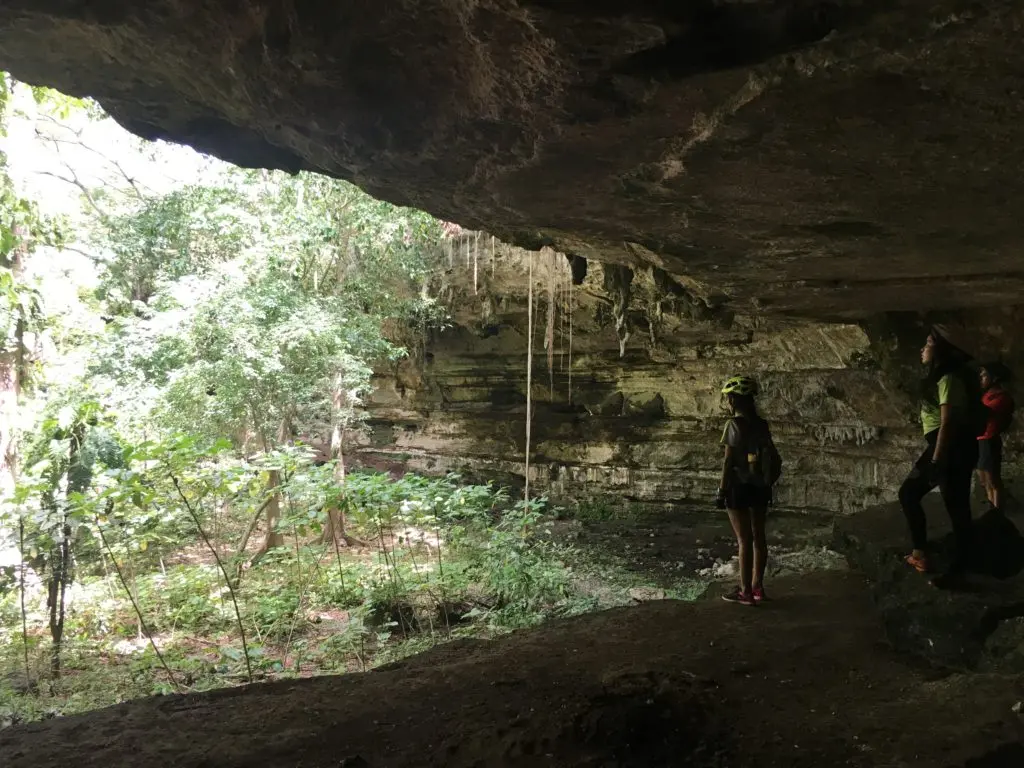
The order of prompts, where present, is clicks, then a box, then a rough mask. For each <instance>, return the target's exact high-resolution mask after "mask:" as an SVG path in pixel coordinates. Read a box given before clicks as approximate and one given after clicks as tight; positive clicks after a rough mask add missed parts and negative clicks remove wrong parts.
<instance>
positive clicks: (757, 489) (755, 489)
mask: <svg viewBox="0 0 1024 768" xmlns="http://www.w3.org/2000/svg"><path fill="white" fill-rule="evenodd" d="M771 503H772V489H771V488H763V487H761V486H759V485H750V484H749V483H737V484H736V485H733V486H732V487H730V488H729V490H727V491H726V492H725V506H726V507H728V508H729V509H750V508H752V507H767V506H769V505H770V504H771Z"/></svg>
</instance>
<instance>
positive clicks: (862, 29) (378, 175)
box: [0, 0, 1024, 318]
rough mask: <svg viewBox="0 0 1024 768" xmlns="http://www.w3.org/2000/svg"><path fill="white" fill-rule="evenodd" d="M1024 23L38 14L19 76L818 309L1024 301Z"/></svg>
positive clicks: (84, 9)
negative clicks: (1023, 74)
mask: <svg viewBox="0 0 1024 768" xmlns="http://www.w3.org/2000/svg"><path fill="white" fill-rule="evenodd" d="M1022 27H1024V6H1022V5H1021V3H1019V2H1016V1H1015V0H1001V1H997V2H986V3H980V2H968V3H964V2H959V1H958V0H942V1H941V2H924V0H892V1H891V2H858V1H855V0H843V1H842V2H831V3H824V2H806V1H804V0H754V1H753V2H749V1H747V2H739V1H736V2H731V1H726V2H711V1H710V0H708V1H707V2H695V3H692V2H691V3H665V2H653V1H646V2H625V1H621V2H581V1H578V0H577V1H573V2H558V3H554V2H550V0H486V1H485V2H469V1H468V0H428V1H426V2H424V1H422V0H417V1H416V2H413V1H412V0H377V1H376V2H373V3H370V2H365V1H364V0H360V1H359V2H348V3H328V2H297V1H296V0H274V1H273V2H255V0H240V1H239V2H234V3H198V4H197V3H192V2H186V1H185V0H155V1H154V2H146V3H138V2H129V1H128V0H109V1H107V2H102V3H96V2H93V3H68V2H64V1H63V0H31V2H29V1H27V0H18V1H16V2H6V3H4V4H3V6H2V8H0V66H2V67H3V68H6V69H9V70H10V71H11V72H13V74H14V75H15V76H16V77H18V78H21V79H24V80H26V81H28V82H31V83H40V84H49V85H53V86H56V87H58V88H61V89H63V90H65V91H67V92H71V93H75V94H88V95H92V96H95V97H96V98H98V99H99V100H100V102H101V103H103V104H104V106H106V107H107V108H108V109H109V110H110V111H111V112H112V113H113V114H114V115H115V117H116V118H117V119H118V120H119V121H120V122H122V123H123V124H124V125H126V126H128V127H129V128H130V129H131V130H134V131H136V132H138V133H139V134H141V135H143V136H146V137H151V138H155V137H166V138H170V139H173V140H176V141H182V142H187V143H191V144H192V145H194V146H196V147H197V148H199V149H201V150H203V151H207V152H211V153H213V154H218V155H220V156H222V157H224V158H226V159H228V160H231V161H233V162H237V163H241V164H246V165H256V166H263V167H273V168H285V169H288V170H297V169H300V168H305V169H310V170H314V171H320V172H324V173H328V174H333V175H337V176H341V177H344V178H347V179H350V180H352V181H354V182H355V183H357V184H359V185H360V186H362V187H363V188H365V189H366V190H367V191H369V192H371V193H373V194H375V195H378V196H382V197H385V198H387V199H390V200H392V201H395V202H399V203H403V204H408V205H413V206H416V207H419V208H423V209H426V210H428V211H430V212H431V213H434V214H436V215H438V216H441V217H444V218H446V219H449V220H453V221H458V222H460V223H462V224H465V225H469V226H474V227H476V228H482V229H487V230H488V231H492V232H495V233H497V234H499V235H501V236H503V237H507V238H509V239H511V240H513V241H515V242H518V243H519V244H522V245H528V246H530V247H534V248H536V247H539V246H541V245H544V244H551V245H555V246H557V247H558V248H559V249H560V250H563V251H565V252H567V253H572V254H576V255H581V256H585V257H587V258H591V259H597V260H600V261H605V262H610V263H621V264H634V265H640V264H643V265H646V266H657V267H659V268H661V269H663V270H665V271H666V273H668V274H670V275H673V276H676V277H677V278H685V279H686V280H687V284H688V286H689V288H690V290H691V291H692V292H693V293H694V294H695V295H696V296H698V297H700V298H701V299H702V300H713V301H715V302H719V303H720V302H723V301H724V302H726V303H728V304H729V305H731V306H732V307H734V308H737V309H740V310H741V311H751V310H754V309H760V310H765V311H769V312H773V313H800V314H803V315H810V316H814V317H818V318H822V317H829V318H835V317H851V316H863V315H864V314H865V313H870V312H877V311H880V310H889V309H912V310H917V309H927V308H934V307H937V306H946V305H950V304H952V305H956V306H981V307H987V306H998V305H1003V304H1010V303H1015V302H1017V301H1018V297H1019V295H1020V293H1021V288H1022V287H1024V282H1022V281H1024V277H1022V274H1021V271H1020V268H1019V259H1018V254H1019V246H1020V242H1021V235H1022V229H1021V222H1020V218H1019V216H1018V215H1017V214H1015V213H1014V211H1018V210H1021V209H1022V207H1024V206H1022V203H1024V182H1022V180H1021V178H1020V174H1019V173H1018V169H1019V168H1020V167H1021V165H1022V164H1024V163H1022V161H1024V157H1022V152H1024V149H1022V148H1024V142H1022V141H1021V136H1022V131H1024V128H1022V121H1021V110H1022V106H1021V105H1022V104H1024V101H1022V100H1021V98H1020V78H1019V72H1020V68H1021V65H1022V62H1024V51H1022V49H1021V46H1020V45H1019V40H1020V31H1021V29H1022Z"/></svg>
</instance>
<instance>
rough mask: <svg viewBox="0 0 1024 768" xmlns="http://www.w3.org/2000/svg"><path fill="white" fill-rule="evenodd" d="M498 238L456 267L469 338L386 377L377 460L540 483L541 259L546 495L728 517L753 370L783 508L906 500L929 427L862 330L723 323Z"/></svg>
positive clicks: (379, 399) (670, 286)
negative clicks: (576, 278)
mask: <svg viewBox="0 0 1024 768" xmlns="http://www.w3.org/2000/svg"><path fill="white" fill-rule="evenodd" d="M488 240H489V239H484V240H483V241H482V244H480V246H479V248H478V247H477V243H476V241H475V240H474V238H472V237H470V238H469V239H468V241H466V242H465V243H464V247H463V248H462V249H461V250H460V249H457V252H456V253H455V254H453V257H452V267H451V269H449V270H448V272H447V275H446V281H447V289H446V290H444V291H442V294H443V297H444V298H446V299H447V300H448V301H449V302H450V305H451V307H452V311H453V320H452V326H451V327H449V328H447V329H445V330H443V331H441V332H439V333H434V334H431V335H430V336H429V338H422V337H421V338H412V339H410V340H409V346H410V348H411V350H412V355H411V358H410V360H409V361H407V362H406V363H404V364H403V365H402V366H400V367H399V368H398V369H397V370H396V371H395V372H393V373H391V374H388V375H381V376H380V377H379V378H378V380H377V384H378V386H377V388H376V391H375V392H374V394H373V396H372V400H371V402H370V412H371V420H370V425H371V427H372V430H371V433H370V435H369V439H368V441H367V442H366V443H364V445H362V446H361V447H360V451H359V458H360V460H361V461H363V462H365V463H369V464H372V465H375V466H378V467H381V468H388V469H393V470H402V469H413V470H416V471H426V472H433V473H437V472H444V471H451V470H454V471H459V472H462V473H465V474H468V475H469V476H471V477H477V478H497V479H499V480H500V481H505V482H509V483H511V484H513V485H516V486H521V485H522V479H523V476H524V474H523V473H524V456H525V449H526V373H527V364H526V359H527V346H528V345H527V328H528V326H529V325H530V324H531V320H530V318H528V317H527V306H528V302H527V294H528V292H529V291H528V285H529V283H530V279H529V271H530V266H529V262H530V260H531V259H532V260H533V283H534V291H533V293H534V304H535V307H534V316H533V319H532V325H533V329H534V339H533V350H534V353H533V354H534V357H533V371H532V399H533V418H532V421H531V449H530V457H531V470H530V482H531V485H532V487H533V489H534V492H535V493H547V494H549V495H550V496H552V497H553V498H554V499H556V500H558V501H563V502H568V501H569V500H575V501H577V502H579V501H581V500H582V501H584V502H586V501H588V500H592V501H593V500H596V501H599V502H601V503H618V501H619V500H626V501H634V502H640V503H642V504H645V505H655V506H659V507H664V506H666V505H671V504H673V503H676V502H681V501H684V500H701V499H703V500H704V501H705V502H706V503H708V504H710V503H711V500H712V499H713V498H714V495H715V490H716V489H717V487H718V484H719V480H720V476H721V455H722V448H721V446H720V443H719V440H720V437H721V433H722V429H723V426H724V424H725V419H726V415H725V410H724V402H723V398H722V396H721V394H720V388H721V384H722V382H723V381H724V380H725V379H726V378H728V377H729V376H731V375H734V374H735V373H751V374H753V375H755V376H756V377H757V378H758V379H759V381H760V383H761V386H762V388H763V395H762V397H761V398H760V402H761V406H762V408H763V411H764V413H765V415H766V416H767V417H768V418H769V419H770V421H771V423H772V426H773V431H774V433H775V437H776V440H777V442H778V444H779V446H780V450H781V451H782V453H783V455H784V459H785V468H784V481H783V483H782V485H781V486H780V488H779V490H778V494H777V503H778V504H780V505H782V506H787V507H792V508H799V509H805V510H806V509H817V510H822V511H833V512H850V511H853V510H857V509H861V508H863V507H864V506H865V505H868V504H872V503H877V502H881V501H886V500H889V499H891V498H892V497H893V496H894V495H895V491H896V488H897V487H898V485H899V482H900V481H901V479H902V475H903V473H904V472H905V470H906V464H907V461H908V458H909V457H910V455H911V454H912V453H913V451H914V450H915V447H916V445H917V442H918V441H919V436H918V432H919V429H920V428H919V427H916V426H915V425H913V424H912V423H911V416H912V412H913V407H912V404H911V402H910V400H909V399H908V398H907V397H906V396H905V395H903V394H902V393H900V392H899V391H896V390H893V389H891V388H888V387H887V386H886V384H885V376H886V374H885V372H884V371H882V370H881V368H880V367H879V365H878V364H877V362H876V361H875V360H874V358H873V357H872V351H871V349H870V344H869V339H868V336H867V334H866V333H865V331H864V330H863V329H862V328H861V327H860V326H857V325H840V324H823V323H815V322H809V321H808V322H805V321H791V322H785V323H782V322H773V323H766V322H765V321H758V320H756V319H754V318H752V317H744V316H733V315H732V314H731V313H728V312H724V311H721V310H710V309H708V308H707V307H706V306H705V305H703V304H702V303H701V302H699V301H694V299H693V297H692V296H691V295H690V294H689V293H688V292H687V291H686V289H684V288H683V287H682V286H680V285H679V284H677V283H675V282H673V281H672V280H671V279H669V278H667V276H666V275H665V274H664V273H660V274H659V273H658V271H657V270H654V272H653V273H652V271H651V270H640V271H637V272H636V273H635V274H634V273H629V274H628V276H626V277H623V276H622V275H619V273H618V272H617V271H616V270H614V269H608V268H607V267H603V266H602V265H600V264H591V265H590V268H589V269H588V272H587V275H586V277H585V279H584V280H583V282H582V284H581V285H578V286H576V285H571V272H570V265H569V263H568V261H567V260H566V259H565V258H564V257H563V256H561V255H559V254H556V253H554V252H552V251H544V252H541V253H535V254H532V255H531V254H528V253H526V252H523V251H519V250H516V249H513V250H510V249H507V248H504V247H502V246H501V245H500V244H499V245H498V247H497V249H496V256H495V257H493V258H492V256H491V250H490V243H489V241H488ZM474 273H475V274H476V287H475V289H474V285H473V274H474ZM623 286H626V288H625V291H626V294H627V295H626V297H625V299H623V295H622V291H623V290H624V289H623ZM570 294H571V295H570ZM570 307H571V308H572V311H571V313H570V312H569V309H570ZM622 307H627V308H628V309H627V310H626V311H624V312H623V311H622ZM570 329H571V331H570ZM570 347H571V352H570Z"/></svg>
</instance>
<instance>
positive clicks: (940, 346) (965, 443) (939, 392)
mask: <svg viewBox="0 0 1024 768" xmlns="http://www.w3.org/2000/svg"><path fill="white" fill-rule="evenodd" d="M969 360H970V355H969V354H968V353H967V352H966V351H964V343H963V340H962V339H961V338H960V337H959V336H958V335H956V334H955V333H954V332H953V330H951V329H946V328H945V327H943V326H935V327H934V328H933V329H932V332H931V333H930V334H929V335H928V338H927V340H926V342H925V345H924V347H923V348H922V350H921V363H922V364H923V365H924V366H926V374H925V376H924V379H923V380H922V382H921V426H922V429H923V431H924V438H925V449H924V451H923V452H922V454H921V456H920V458H918V460H917V461H916V462H915V463H914V467H913V469H912V470H911V471H910V474H909V475H908V476H907V479H906V480H905V481H904V482H903V485H902V486H901V487H900V494H899V497H900V506H901V507H902V508H903V514H904V515H905V516H906V518H907V525H908V527H909V528H910V538H911V542H912V545H913V550H912V551H911V553H910V554H909V555H907V557H906V558H905V560H906V562H907V564H908V565H909V566H911V567H912V568H914V569H915V570H917V571H919V572H921V573H927V572H928V571H929V570H930V569H931V564H930V563H929V561H928V558H927V555H926V552H925V550H926V549H927V546H928V529H927V521H926V519H925V514H924V509H923V508H922V506H921V501H922V500H923V499H924V497H925V495H926V494H927V493H929V492H930V491H931V490H932V489H933V488H935V487H936V486H938V487H939V490H940V491H941V493H942V501H943V503H944V504H945V507H946V513H947V514H948V515H949V519H950V521H951V522H952V524H953V535H954V538H955V540H956V557H955V558H954V560H953V563H952V564H951V567H950V573H949V574H948V575H947V579H949V578H959V577H960V576H962V575H963V572H964V570H965V568H966V565H967V557H968V553H969V548H970V538H971V476H972V475H973V473H974V468H975V466H976V465H977V460H978V440H977V434H976V433H975V432H974V430H973V429H972V426H971V415H972V404H973V400H975V399H978V397H977V396H976V393H975V392H973V391H972V390H973V389H975V388H976V387H975V386H974V383H975V382H976V381H977V377H976V376H974V375H973V374H972V373H970V372H969V371H968V370H967V363H968V362H969ZM979 405H980V402H979ZM934 583H935V584H936V585H937V586H942V583H943V582H942V580H938V579H937V580H936V581H935V582H934Z"/></svg>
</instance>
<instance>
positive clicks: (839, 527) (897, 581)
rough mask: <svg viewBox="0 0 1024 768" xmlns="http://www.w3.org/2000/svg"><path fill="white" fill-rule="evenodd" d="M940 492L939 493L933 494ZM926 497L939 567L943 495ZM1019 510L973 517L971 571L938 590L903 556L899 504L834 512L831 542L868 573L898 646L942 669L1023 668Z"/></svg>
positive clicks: (946, 545) (944, 555)
mask: <svg viewBox="0 0 1024 768" xmlns="http://www.w3.org/2000/svg"><path fill="white" fill-rule="evenodd" d="M936 496H937V495H936ZM936 496H933V497H931V499H932V500H930V503H926V504H925V508H926V511H927V513H928V522H929V533H930V539H931V541H932V546H933V551H932V553H931V559H932V562H933V563H934V565H935V567H936V571H937V572H941V570H942V569H943V568H945V567H946V566H947V565H948V563H949V561H950V560H951V559H952V555H953V551H954V549H953V540H952V535H951V534H950V533H949V522H948V518H947V516H946V514H945V512H944V510H943V509H942V504H941V502H940V500H939V499H938V498H937V497H936ZM1020 522H1021V521H1020V518H1019V516H1015V517H1014V518H1013V519H1011V518H1010V517H1007V516H1005V515H1002V514H999V513H995V512H987V513H985V514H982V515H978V516H977V517H976V519H975V521H974V540H973V547H972V551H971V562H970V566H971V574H970V576H969V581H968V583H967V584H966V585H965V586H964V587H963V588H961V589H957V590H939V589H936V588H935V587H934V586H932V585H931V584H930V583H929V581H928V579H927V578H926V577H924V576H921V575H919V574H917V573H916V572H914V571H912V570H911V569H910V568H908V567H907V566H906V565H905V564H904V563H903V556H904V555H906V552H907V547H908V534H907V528H906V523H905V521H904V518H903V515H902V514H901V512H900V510H899V508H898V506H897V505H895V504H890V505H886V506H879V507H875V508H872V509H870V510H867V511H865V512H862V513H858V514H857V515H854V516H852V517H849V518H844V519H839V520H836V522H835V525H834V529H835V531H834V532H835V537H834V542H833V546H834V547H835V548H836V550H838V551H839V552H841V553H843V554H845V555H846V557H847V559H848V560H849V562H850V563H851V564H852V565H853V566H854V567H856V568H857V569H858V570H859V571H861V572H862V573H864V574H866V575H867V576H868V578H869V579H870V582H871V585H872V588H873V591H874V595H875V600H876V604H877V606H878V610H879V614H880V617H881V620H882V624H883V626H884V627H885V630H886V634H887V635H888V637H889V641H890V642H891V643H892V644H893V646H894V647H895V648H896V649H897V650H899V651H902V652H904V653H909V654H913V655H915V656H918V657H919V658H921V659H922V660H924V661H926V662H927V663H929V664H931V665H933V666H936V667H940V668H945V669H957V670H962V669H978V668H980V669H983V670H987V671H999V672H1007V673H1011V674H1020V673H1022V672H1024V632H1022V629H1024V618H1022V617H1024V537H1022V536H1021V533H1020V531H1019V529H1018V525H1019V524H1020Z"/></svg>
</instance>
